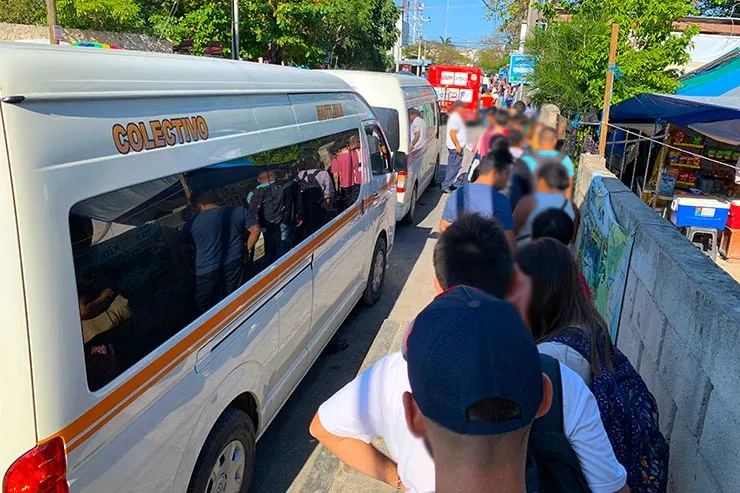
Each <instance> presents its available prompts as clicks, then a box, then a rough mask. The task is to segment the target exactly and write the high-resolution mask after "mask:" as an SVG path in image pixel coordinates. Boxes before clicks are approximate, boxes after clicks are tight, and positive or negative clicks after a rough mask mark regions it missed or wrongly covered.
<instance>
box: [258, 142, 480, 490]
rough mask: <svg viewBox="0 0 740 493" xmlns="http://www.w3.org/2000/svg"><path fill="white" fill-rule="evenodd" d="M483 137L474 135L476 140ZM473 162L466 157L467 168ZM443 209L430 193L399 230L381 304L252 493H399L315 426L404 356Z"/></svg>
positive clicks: (282, 433) (426, 286)
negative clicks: (318, 437) (364, 379)
mask: <svg viewBox="0 0 740 493" xmlns="http://www.w3.org/2000/svg"><path fill="white" fill-rule="evenodd" d="M479 133H480V128H471V129H469V135H470V137H471V140H472V139H474V138H476V137H477V135H479ZM441 159H442V163H444V162H445V161H446V156H445V155H444V153H443V155H442V156H441ZM469 161H470V156H469V152H466V161H465V162H464V166H463V167H464V168H465V167H466V166H467V164H468V162H469ZM440 171H441V172H440V174H443V173H444V166H442V167H441V170H440ZM443 206H444V197H443V194H442V193H441V192H440V189H439V188H437V187H433V188H428V189H427V191H426V192H425V193H424V194H423V195H422V196H421V197H420V198H419V202H418V205H417V209H416V214H417V219H416V222H415V224H414V225H411V226H405V227H404V226H401V225H399V227H398V229H397V230H396V237H395V246H394V249H393V251H392V253H391V255H390V256H389V264H388V270H387V274H386V279H385V286H384V291H383V296H382V298H381V299H380V301H378V303H377V304H376V305H375V306H373V307H363V306H361V305H358V306H357V307H355V309H354V310H353V311H352V313H351V314H350V316H349V317H348V319H347V320H346V321H345V322H344V324H343V325H342V326H341V327H340V328H339V330H338V331H337V333H336V334H335V336H334V338H333V339H332V340H331V342H330V343H329V345H328V346H327V347H326V349H325V350H324V352H323V353H322V354H321V356H319V358H318V359H317V361H316V363H315V364H314V365H313V367H312V368H311V370H310V371H309V372H308V374H307V375H306V377H305V378H304V379H303V381H302V382H301V384H300V385H299V386H298V388H297V389H296V391H295V392H294V393H293V395H292V396H291V397H290V399H289V400H288V402H287V403H286V404H285V406H284V407H283V409H282V410H281V411H280V413H279V414H278V416H277V417H276V418H275V420H274V421H273V422H272V424H271V425H270V427H269V428H268V430H267V431H266V432H265V434H264V435H263V436H262V437H261V439H260V440H259V442H258V444H257V461H256V465H255V472H254V477H253V481H252V489H251V491H252V492H253V493H275V492H283V491H291V492H306V493H315V492H328V491H337V492H340V491H348V490H349V489H351V490H352V491H353V493H362V492H365V491H368V492H370V491H394V490H393V489H392V488H387V489H386V488H385V487H384V486H383V485H382V484H380V483H378V482H376V481H374V480H371V479H369V478H367V477H364V476H362V475H361V474H359V473H356V472H355V471H351V470H350V469H349V468H347V467H346V466H344V465H342V464H340V463H339V462H338V461H337V459H336V458H335V457H334V456H332V455H331V454H330V453H329V452H328V451H326V450H325V449H324V448H323V447H321V446H318V444H317V442H316V441H315V440H313V438H312V437H311V436H310V435H309V434H308V425H309V423H310V422H311V419H312V418H313V415H314V414H315V413H316V410H317V408H318V407H319V405H320V404H321V403H322V402H324V401H325V400H326V399H327V398H328V397H330V396H331V395H332V394H334V392H336V391H337V390H339V389H340V388H341V387H342V386H343V385H344V384H346V383H347V382H348V381H350V380H352V379H353V378H354V377H355V376H356V375H357V374H358V373H359V372H360V371H361V369H363V368H364V367H366V366H368V365H369V364H372V363H373V362H374V361H376V360H378V359H379V358H381V357H383V356H384V355H386V354H388V353H390V352H393V351H397V350H399V349H400V339H401V335H402V334H403V331H404V330H405V327H406V326H407V324H408V322H409V321H410V320H412V319H413V317H414V316H415V315H416V314H417V313H418V312H419V311H420V310H421V308H423V307H424V306H425V305H426V304H427V303H428V302H429V301H430V300H431V299H432V298H433V296H434V286H433V275H434V271H433V266H432V250H433V248H434V244H435V243H436V238H437V237H438V234H439V233H438V232H437V231H438V229H437V227H438V225H439V220H440V216H441V213H442V207H443ZM381 446H382V445H381Z"/></svg>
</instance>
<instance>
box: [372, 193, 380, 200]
mask: <svg viewBox="0 0 740 493" xmlns="http://www.w3.org/2000/svg"><path fill="white" fill-rule="evenodd" d="M373 197H375V198H376V199H377V198H378V197H380V192H377V191H376V192H373Z"/></svg>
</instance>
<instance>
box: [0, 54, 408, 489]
mask: <svg viewBox="0 0 740 493" xmlns="http://www.w3.org/2000/svg"><path fill="white" fill-rule="evenodd" d="M0 99H1V101H2V103H1V104H0V118H1V121H0V126H2V132H0V149H2V152H0V205H1V206H2V210H3V213H2V214H0V272H2V277H3V282H2V288H1V289H2V296H1V297H0V326H1V327H2V331H3V343H2V345H0V379H2V381H3V384H2V391H3V397H2V401H1V403H0V437H2V440H1V441H0V476H2V477H4V483H3V485H4V486H3V490H2V491H3V493H7V492H10V491H12V492H15V491H55V492H63V491H67V488H69V490H70V491H73V492H90V493H101V492H136V493H143V492H150V491H161V492H177V493H180V492H185V491H188V492H196V491H197V492H199V493H201V492H230V493H237V492H245V491H247V489H248V487H249V482H250V478H251V474H252V468H253V463H254V453H255V441H256V440H257V438H258V437H259V436H260V434H262V433H263V432H264V430H265V429H266V428H267V426H268V425H269V424H270V422H271V420H272V419H273V418H274V417H275V415H276V413H277V412H278V410H279V409H280V407H281V406H282V405H283V403H284V402H285V401H286V399H287V398H288V396H289V395H290V394H291V392H292V391H293V389H294V388H295V387H296V385H297V384H298V382H299V381H300V380H301V378H302V377H303V375H304V374H305V373H306V371H307V370H308V368H309V367H310V366H311V365H312V363H313V361H314V360H315V359H316V357H317V356H318V355H319V353H320V352H321V351H322V349H323V347H324V346H325V345H326V344H327V342H328V341H329V339H330V338H331V337H332V335H333V334H334V332H335V331H336V329H337V327H338V326H339V325H340V324H341V323H342V321H343V320H344V319H345V317H346V316H347V314H348V313H349V312H350V310H351V309H352V307H353V306H354V305H355V303H356V302H357V301H358V300H360V298H363V297H364V299H365V301H366V302H367V303H369V304H372V303H374V302H375V301H377V299H378V297H379V296H380V294H381V291H382V287H383V280H384V275H385V268H386V259H387V255H388V253H389V252H390V251H391V248H392V246H393V235H394V227H395V215H394V208H395V201H394V198H393V184H394V174H393V172H392V161H391V157H390V152H389V146H388V145H387V144H386V141H385V137H384V135H383V132H382V131H381V129H380V127H379V125H378V122H377V121H376V119H375V116H374V114H373V113H372V112H371V110H370V108H369V107H368V106H367V104H366V103H365V102H364V101H363V100H362V98H361V97H359V96H358V95H357V94H355V93H354V92H353V91H352V89H351V88H350V86H349V85H347V84H346V83H345V82H343V81H342V80H340V79H338V78H336V77H334V76H331V75H328V74H324V73H320V72H310V71H306V70H300V69H291V68H285V67H276V66H269V65H259V64H250V63H242V62H232V61H226V60H215V59H209V58H196V57H183V56H172V55H158V54H143V53H126V52H113V51H104V50H94V49H83V48H60V47H43V46H31V45H27V46H23V45H8V44H0ZM398 157H399V158H403V155H402V154H398ZM42 483H43V488H41V485H42ZM40 488H41V489H40Z"/></svg>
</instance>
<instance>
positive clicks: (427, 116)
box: [419, 103, 437, 135]
mask: <svg viewBox="0 0 740 493" xmlns="http://www.w3.org/2000/svg"><path fill="white" fill-rule="evenodd" d="M419 111H420V112H421V116H422V118H424V125H425V126H426V128H427V134H428V135H432V134H436V133H437V122H436V118H435V114H434V107H433V105H432V103H423V104H422V105H421V106H419Z"/></svg>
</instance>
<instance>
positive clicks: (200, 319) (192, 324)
mask: <svg viewBox="0 0 740 493" xmlns="http://www.w3.org/2000/svg"><path fill="white" fill-rule="evenodd" d="M353 119H354V120H355V122H353V124H349V125H342V127H345V130H341V131H336V130H335V129H332V131H327V132H325V133H323V134H322V136H321V137H312V138H307V139H303V138H301V140H300V141H299V142H297V143H295V144H289V145H288V146H283V147H273V148H271V149H262V150H259V151H256V152H252V153H249V154H247V155H245V156H244V157H242V158H237V159H245V158H253V157H255V156H258V155H262V154H264V153H267V152H270V151H276V150H280V149H283V148H288V147H291V146H293V145H296V146H299V145H301V144H305V143H309V142H313V141H315V140H318V139H321V138H328V137H332V136H339V135H342V134H347V135H349V134H351V133H354V134H355V135H356V136H357V138H358V142H359V144H360V145H361V143H362V139H361V136H360V135H359V132H360V130H359V128H364V127H363V126H362V125H359V123H360V122H359V120H358V119H357V118H353ZM299 127H300V125H298V126H297V128H299ZM381 136H382V132H381ZM360 149H361V148H360ZM358 155H359V156H360V159H361V156H362V155H363V154H362V152H358ZM219 164H223V163H212V164H209V165H206V166H201V167H198V168H194V169H188V170H187V171H184V172H182V173H180V175H185V174H186V173H187V174H191V175H192V174H193V173H197V172H199V171H203V170H206V169H208V168H212V167H214V166H217V165H219ZM296 166H297V162H294V163H293V164H292V165H291V167H292V168H295V169H297V168H296ZM212 169H213V168H212ZM358 170H359V171H360V173H362V166H361V163H359V162H358ZM173 176H175V175H168V176H166V177H164V178H154V179H152V180H148V181H145V182H141V183H134V184H131V183H129V184H127V185H124V186H123V187H120V188H118V189H116V190H113V191H110V192H102V193H100V194H97V195H94V196H92V197H88V198H84V199H81V200H78V201H77V202H75V203H74V204H73V205H72V206H71V207H69V209H68V211H67V217H69V216H70V215H71V214H73V211H74V209H75V208H76V207H78V205H80V204H82V203H84V202H86V201H89V200H94V199H96V198H100V197H104V196H106V195H109V194H112V193H117V192H121V191H124V190H129V189H131V188H132V187H136V186H140V185H143V184H151V183H153V182H157V181H159V180H162V179H166V178H172V177H173ZM332 179H333V177H332ZM366 182H367V180H366V179H365V178H361V179H360V183H359V184H358V185H357V189H356V194H355V196H354V197H353V199H354V200H353V201H352V202H351V203H348V204H346V207H345V208H344V209H343V210H342V211H341V212H339V213H338V214H336V215H335V216H334V217H332V218H330V219H329V220H328V221H327V222H325V223H324V224H322V225H321V227H319V228H318V229H317V230H316V231H314V232H313V233H311V234H310V235H308V236H307V237H304V238H302V239H301V240H300V241H299V242H298V243H296V244H295V245H293V246H291V247H290V248H289V249H288V250H287V251H286V252H285V253H284V254H283V255H281V256H280V257H278V258H277V259H275V261H273V262H272V263H270V264H268V265H266V266H265V267H264V268H263V269H262V270H261V271H259V272H257V273H256V274H255V275H254V276H252V277H251V278H249V279H247V280H246V281H243V282H242V283H241V284H240V285H239V286H238V287H237V288H236V289H235V290H234V291H233V292H231V293H229V294H227V295H226V296H224V297H222V298H221V299H220V300H219V301H217V302H216V303H215V304H213V305H212V306H210V308H208V309H207V310H205V311H204V312H203V313H201V314H198V315H196V316H195V317H194V318H192V319H191V320H190V321H189V322H187V323H184V324H182V325H181V326H180V327H179V328H178V329H176V330H175V331H174V332H172V333H171V334H169V335H168V336H167V337H166V338H165V339H164V340H163V341H160V342H159V343H158V344H156V345H154V346H152V347H151V348H148V349H146V351H145V352H144V353H143V354H142V355H141V356H140V357H138V358H137V359H135V360H134V361H133V362H132V363H131V364H129V365H128V366H127V367H125V368H123V369H121V370H120V371H119V372H118V373H117V374H116V375H114V376H113V377H112V378H110V379H107V381H105V382H103V383H102V384H101V385H96V386H94V387H93V386H91V385H90V375H89V369H88V368H87V367H88V365H87V363H86V362H85V363H83V365H84V367H85V368H86V370H87V371H86V378H85V383H86V386H87V389H88V391H89V392H91V393H97V392H100V391H106V390H107V389H110V388H112V386H113V385H114V384H116V383H117V382H119V381H120V380H121V377H122V376H123V375H125V374H127V373H128V372H129V371H130V370H131V369H133V368H137V367H140V366H141V365H147V364H149V363H150V362H151V361H150V359H151V358H152V357H155V356H153V355H154V354H155V353H157V352H158V351H160V350H162V349H163V348H167V347H169V346H170V345H171V344H173V341H174V340H177V339H179V338H180V337H182V336H184V335H185V334H187V333H190V332H192V331H193V330H195V329H197V328H198V327H200V326H201V325H202V324H203V323H205V322H206V321H207V320H209V319H211V318H212V317H213V316H214V315H215V314H216V313H218V312H219V311H221V310H223V309H224V308H225V307H226V306H227V305H228V304H229V303H230V302H232V301H233V300H234V299H236V298H238V297H239V296H241V295H242V294H243V293H244V292H245V291H247V290H248V289H249V288H250V287H253V286H254V285H255V284H256V283H257V282H259V281H260V280H261V279H262V278H263V277H264V275H265V274H266V273H268V272H269V271H270V270H271V268H273V267H275V266H278V265H281V264H284V263H285V262H286V261H287V260H288V259H289V256H290V255H291V254H295V253H296V252H297V251H298V250H300V249H301V248H302V247H304V246H305V245H306V244H307V242H309V241H311V238H312V237H313V235H314V234H318V233H320V232H321V231H324V230H325V229H326V228H328V227H330V226H331V225H332V224H334V223H336V222H338V221H341V220H342V218H343V217H345V216H346V215H348V214H351V213H352V210H353V209H354V208H355V207H356V206H357V205H358V204H359V203H360V202H361V200H362V195H363V192H362V189H363V187H365V186H367V185H366V184H365V183H366ZM142 204H143V203H142ZM140 205H141V204H140ZM172 214H175V212H174V211H173V212H171V213H169V214H167V215H166V216H163V217H168V216H170V215H172ZM145 224H147V223H146V222H145V223H144V224H142V225H139V226H135V227H133V229H138V228H140V227H142V226H143V225H145ZM185 224H186V223H185V222H183V224H182V225H181V226H180V227H179V229H178V230H177V231H178V233H181V232H182V228H184V227H185ZM67 233H68V234H70V232H69V227H67ZM69 238H70V237H68V239H69ZM73 265H74V268H75V272H76V270H77V263H76V260H75V258H74V256H73ZM75 277H76V276H75ZM76 282H77V279H76ZM281 284H282V283H278V284H277V285H276V286H273V287H272V288H270V291H269V292H274V290H275V289H279V288H280V287H281ZM75 291H76V292H77V286H76V287H75ZM78 294H79V293H78ZM267 301H268V298H263V299H260V300H259V301H258V305H256V306H251V307H249V309H250V310H251V309H255V310H256V309H257V308H259V305H262V304H264V303H265V302H267ZM78 309H79V307H78ZM214 309H217V311H214ZM78 323H79V326H78V327H79V330H80V333H84V330H83V321H82V320H81V319H80V318H78ZM228 325H230V324H228ZM228 325H227V326H225V327H223V328H221V329H220V330H219V331H218V333H221V332H222V331H223V330H225V329H226V328H227V327H228ZM213 337H218V334H214V335H213ZM210 339H211V338H209V340H210ZM206 343H207V341H204V342H203V344H206ZM84 344H85V340H84V336H83V345H84ZM85 351H86V350H85V349H83V353H84V354H86V352H85ZM86 359H87V358H86Z"/></svg>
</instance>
